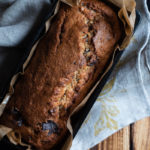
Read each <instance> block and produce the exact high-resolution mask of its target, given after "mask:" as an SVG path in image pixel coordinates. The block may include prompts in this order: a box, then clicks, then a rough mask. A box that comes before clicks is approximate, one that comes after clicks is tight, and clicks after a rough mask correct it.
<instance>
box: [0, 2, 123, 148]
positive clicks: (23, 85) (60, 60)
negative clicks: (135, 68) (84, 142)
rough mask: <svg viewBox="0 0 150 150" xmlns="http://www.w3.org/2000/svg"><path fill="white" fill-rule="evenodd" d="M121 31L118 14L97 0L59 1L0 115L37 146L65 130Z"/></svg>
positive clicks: (43, 145)
mask: <svg viewBox="0 0 150 150" xmlns="http://www.w3.org/2000/svg"><path fill="white" fill-rule="evenodd" d="M120 36H121V29H120V25H119V20H118V18H117V14H116V13H115V12H114V11H113V10H112V9H111V8H110V7H109V6H107V5H106V4H104V3H103V2H100V1H98V0H82V1H81V3H80V6H78V7H73V8H71V7H70V6H67V5H65V4H61V8H60V10H59V13H58V14H57V15H56V17H55V18H54V19H53V21H52V25H51V27H50V30H49V32H48V33H47V35H46V36H45V37H44V38H43V39H42V40H41V41H40V43H39V45H38V47H37V49H36V52H35V54H34V57H33V58H32V60H31V63H30V65H29V67H28V68H27V70H26V71H25V74H24V75H23V76H21V77H20V79H19V80H18V82H17V84H16V86H15V93H14V95H13V96H12V98H11V99H10V101H9V103H8V105H7V107H6V108H5V111H4V113H3V115H2V117H1V118H0V124H4V125H6V126H8V127H11V128H13V129H14V130H16V131H17V132H19V133H20V134H21V136H22V138H23V140H24V141H26V142H27V143H29V144H31V145H33V146H34V147H35V148H36V149H40V150H42V149H43V150H49V149H50V148H52V147H53V146H55V145H56V144H58V143H59V141H60V140H61V139H62V138H63V137H64V136H65V134H66V132H67V127H66V122H67V119H68V116H69V114H70V113H71V112H72V111H73V109H74V108H75V107H76V106H77V105H78V104H79V103H80V102H81V101H82V100H83V98H84V97H85V96H86V95H87V93H88V92H89V90H90V89H91V87H92V86H93V84H94V82H95V81H96V79H97V78H98V75H100V74H101V73H102V72H103V70H104V67H106V63H107V62H108V60H109V58H110V56H111V55H112V53H113V51H114V47H115V46H116V44H117V42H118V40H119V39H120Z"/></svg>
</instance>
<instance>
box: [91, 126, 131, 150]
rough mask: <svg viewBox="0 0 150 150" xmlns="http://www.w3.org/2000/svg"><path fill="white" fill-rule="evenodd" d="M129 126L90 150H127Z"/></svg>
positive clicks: (128, 146) (128, 147) (128, 145)
mask: <svg viewBox="0 0 150 150" xmlns="http://www.w3.org/2000/svg"><path fill="white" fill-rule="evenodd" d="M129 149H130V126H128V127H125V128H123V129H122V130H120V131H118V132H117V133H115V134H113V135H112V136H110V137H108V138H107V139H106V140H104V141H103V142H101V143H100V144H98V145H96V146H95V147H93V148H91V149H90V150H129Z"/></svg>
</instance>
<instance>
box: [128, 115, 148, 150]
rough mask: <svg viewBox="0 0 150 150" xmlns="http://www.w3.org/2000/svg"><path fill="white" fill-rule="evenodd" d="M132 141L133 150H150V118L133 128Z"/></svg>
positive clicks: (139, 122)
mask: <svg viewBox="0 0 150 150" xmlns="http://www.w3.org/2000/svg"><path fill="white" fill-rule="evenodd" d="M131 139H132V143H131V145H132V149H133V150H150V117H147V118H144V119H142V120H140V121H137V122H136V123H134V124H133V125H132V126H131Z"/></svg>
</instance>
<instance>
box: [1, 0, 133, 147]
mask: <svg viewBox="0 0 150 150" xmlns="http://www.w3.org/2000/svg"><path fill="white" fill-rule="evenodd" d="M61 1H62V2H64V3H66V4H68V5H70V6H75V5H78V4H79V2H80V0H59V1H58V3H57V6H56V8H55V11H54V15H53V16H52V17H50V18H49V20H48V21H47V22H46V23H45V26H46V32H47V31H48V29H49V27H50V23H51V20H52V18H53V17H54V16H55V15H56V13H57V12H58V10H59V4H60V2H61ZM107 1H108V2H111V3H113V4H114V5H116V6H117V7H119V8H120V9H119V11H118V16H119V18H120V20H121V21H122V23H123V25H124V31H125V38H124V39H123V42H122V43H121V44H120V45H117V46H116V48H115V50H114V54H113V56H112V59H111V62H110V64H109V65H108V67H107V68H106V70H105V72H104V73H103V75H102V76H101V77H100V79H99V81H98V82H97V83H96V84H95V86H94V87H93V88H92V89H91V91H90V92H89V93H88V95H87V96H86V97H85V98H84V99H83V101H82V102H81V103H80V104H79V105H78V106H77V107H76V108H75V110H74V111H73V112H72V113H71V114H70V116H69V119H68V121H67V127H68V129H69V131H70V133H71V134H70V136H69V137H68V139H66V142H65V144H64V146H63V148H62V149H63V150H66V149H70V147H71V143H72V140H73V136H72V135H73V130H72V126H71V123H70V122H71V121H70V118H71V116H72V115H73V114H74V113H76V112H77V111H78V110H79V109H81V108H82V107H83V106H84V105H85V103H86V102H87V100H88V98H89V97H90V95H91V94H92V92H93V91H94V90H95V88H96V87H97V85H98V84H99V83H100V81H101V80H102V78H103V77H104V75H105V74H106V73H107V72H108V70H109V69H110V68H111V66H112V64H113V60H114V56H115V54H116V50H117V49H119V50H123V49H124V48H125V47H127V45H128V44H129V42H130V39H131V37H132V33H133V29H134V23H135V17H136V16H135V6H136V3H135V1H134V0H106V2H107ZM128 14H130V15H128ZM46 32H45V33H46ZM39 41H40V40H38V41H37V42H36V43H35V45H34V46H33V47H32V49H31V51H30V54H29V56H28V58H27V59H26V61H25V63H24V64H23V67H22V72H19V73H17V74H16V75H14V76H13V77H12V79H11V82H10V88H9V92H8V93H7V94H6V96H5V97H4V99H3V101H2V103H1V104H0V116H1V115H2V113H3V110H4V108H5V106H6V104H7V102H8V100H9V99H10V97H11V95H12V94H13V92H14V89H13V86H14V84H15V82H16V80H17V77H18V76H19V75H20V74H21V75H23V74H24V70H25V68H26V67H27V65H28V64H29V61H30V60H31V57H32V55H33V53H34V51H35V49H36V46H37V44H38V42H39ZM16 132H17V131H13V129H11V128H8V127H6V126H3V125H0V139H2V138H3V137H4V136H5V135H7V137H8V138H9V140H10V142H12V143H13V144H15V145H17V144H20V145H22V146H27V147H28V148H27V149H28V150H30V149H31V146H30V145H27V144H25V143H23V142H22V141H21V135H20V134H19V133H17V136H16V134H15V133H16Z"/></svg>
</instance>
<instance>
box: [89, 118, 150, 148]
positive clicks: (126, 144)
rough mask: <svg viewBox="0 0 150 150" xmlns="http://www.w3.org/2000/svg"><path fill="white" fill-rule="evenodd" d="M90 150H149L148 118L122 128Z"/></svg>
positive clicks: (149, 123)
mask: <svg viewBox="0 0 150 150" xmlns="http://www.w3.org/2000/svg"><path fill="white" fill-rule="evenodd" d="M90 150H150V117H148V118H144V119H142V120H140V121H137V122H136V123H134V124H132V125H129V126H127V127H125V128H123V129H122V130H120V131H118V132H117V133H115V134H113V135H112V136H110V137H108V138H107V139H106V140H104V141H103V142H101V143H99V144H98V145H96V146H94V147H93V148H91V149H90Z"/></svg>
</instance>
